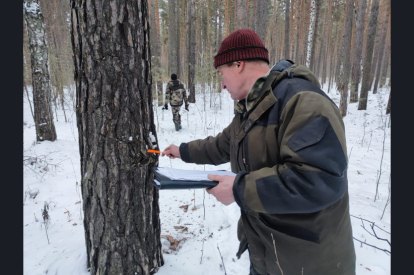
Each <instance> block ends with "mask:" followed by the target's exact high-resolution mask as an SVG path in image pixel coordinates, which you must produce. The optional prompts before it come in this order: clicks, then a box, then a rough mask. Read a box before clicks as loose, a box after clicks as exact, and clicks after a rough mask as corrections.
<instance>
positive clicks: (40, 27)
mask: <svg viewBox="0 0 414 275" xmlns="http://www.w3.org/2000/svg"><path fill="white" fill-rule="evenodd" d="M23 7H24V19H25V21H26V28H27V34H28V37H29V49H30V60H31V68H32V86H33V105H34V117H35V120H34V122H35V125H36V140H37V141H45V140H49V141H55V140H56V129H55V124H54V122H53V113H52V107H51V90H52V89H51V87H50V75H49V64H48V60H49V57H48V49H47V43H46V38H45V25H44V23H43V15H42V12H41V11H40V5H39V1H38V0H25V1H24V5H23Z"/></svg>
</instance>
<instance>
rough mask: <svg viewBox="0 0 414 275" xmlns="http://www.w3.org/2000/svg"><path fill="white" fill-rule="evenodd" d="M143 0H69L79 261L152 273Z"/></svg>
mask: <svg viewBox="0 0 414 275" xmlns="http://www.w3.org/2000/svg"><path fill="white" fill-rule="evenodd" d="M147 3H148V2H147V1H132V0H126V1H124V0H114V1H111V2H108V1H102V0H95V1H92V2H90V1H88V2H86V3H85V1H82V0H71V2H70V5H71V21H72V29H71V41H72V48H73V54H74V55H73V62H74V67H75V84H76V98H77V108H76V116H77V124H78V131H79V153H80V158H81V174H82V178H81V188H82V199H83V211H84V229H85V241H86V251H87V266H88V267H89V268H90V273H91V274H93V275H94V274H125V275H126V274H153V273H155V272H156V271H157V270H158V268H159V267H160V266H162V265H163V258H162V254H161V243H160V219H159V206H158V191H157V189H156V188H154V187H153V185H152V180H153V177H154V175H153V172H152V170H151V168H152V167H153V166H157V165H158V155H154V154H148V153H147V149H153V148H158V146H157V135H156V130H155V125H154V114H153V109H152V100H151V82H152V79H151V62H150V57H151V51H150V48H149V23H148V19H149V18H148V10H147Z"/></svg>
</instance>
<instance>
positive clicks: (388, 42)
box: [380, 14, 391, 88]
mask: <svg viewBox="0 0 414 275" xmlns="http://www.w3.org/2000/svg"><path fill="white" fill-rule="evenodd" d="M390 53H391V14H390V18H389V19H388V31H387V38H386V46H385V52H384V60H383V63H384V65H383V66H382V71H381V79H380V88H382V87H383V86H384V85H385V80H386V78H387V73H388V64H389V60H390Z"/></svg>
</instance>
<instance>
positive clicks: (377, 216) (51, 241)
mask: <svg viewBox="0 0 414 275" xmlns="http://www.w3.org/2000/svg"><path fill="white" fill-rule="evenodd" d="M323 88H324V90H325V91H327V86H325V87H323ZM204 90H205V94H203V92H202V91H203V89H201V87H198V88H197V96H196V103H195V104H190V111H189V112H187V111H185V110H184V108H182V109H181V120H182V127H183V129H182V130H180V131H179V132H176V131H175V129H174V124H173V122H172V113H171V110H166V111H162V110H161V107H154V108H155V109H154V115H155V119H154V121H155V124H156V126H157V134H158V139H159V145H160V148H161V150H163V149H164V148H165V147H167V146H168V145H169V144H171V143H174V144H176V145H179V144H180V143H181V142H187V141H190V140H194V139H199V138H204V137H206V136H208V135H216V134H218V133H219V132H220V131H221V130H222V129H223V128H224V127H226V126H227V125H228V124H229V123H230V121H231V119H232V116H233V100H231V98H230V97H229V95H228V93H227V92H226V91H223V93H221V95H218V94H214V96H213V97H212V98H210V96H209V89H208V88H206V89H204ZM388 94H389V88H388V87H387V88H383V89H380V90H379V93H378V94H375V95H373V94H372V93H370V94H369V98H368V110H366V111H358V110H357V104H355V103H354V104H350V105H349V106H348V115H347V116H346V117H345V118H344V122H345V127H346V138H347V149H348V156H349V169H348V182H349V194H350V212H351V215H353V216H355V217H351V220H352V225H353V235H354V237H355V238H357V239H359V240H361V241H362V242H366V243H368V244H370V245H373V246H376V247H378V248H382V249H386V250H391V249H390V246H389V245H388V243H387V242H385V241H381V240H379V239H377V238H376V237H375V236H373V235H372V234H374V232H373V231H372V229H371V227H370V225H371V224H370V223H369V222H367V221H363V220H361V219H365V220H368V221H372V222H375V225H376V226H374V229H375V233H376V234H377V236H378V237H379V238H385V239H388V240H391V237H390V234H388V233H387V232H390V228H391V226H390V221H391V217H390V210H391V205H390V204H389V205H388V206H387V208H386V209H385V211H384V208H385V206H386V203H387V198H388V194H389V184H390V173H391V149H390V133H391V132H390V130H391V128H388V127H384V126H385V125H386V126H388V123H389V116H388V115H385V108H386V104H387V100H388ZM329 96H331V98H332V99H333V100H334V101H335V102H336V104H337V105H339V98H340V97H339V94H338V93H337V91H336V90H333V89H332V88H331V93H330V94H329ZM23 104H24V126H23V128H24V159H25V165H24V186H23V190H24V194H23V200H24V220H23V221H24V223H23V227H24V247H23V249H24V274H27V275H37V274H77V275H83V274H89V272H88V271H87V268H86V247H85V236H84V230H83V222H82V218H83V212H82V203H81V198H82V195H81V193H80V186H79V184H80V159H79V150H78V131H77V126H76V114H75V112H74V111H73V110H72V108H71V106H69V105H71V104H72V103H70V104H68V106H67V108H68V109H66V115H67V117H68V120H69V121H68V122H65V118H64V114H63V111H62V110H57V111H56V113H57V119H58V121H57V119H56V113H54V115H55V126H56V132H57V136H58V139H57V141H55V142H49V141H44V142H42V143H39V144H36V142H35V138H36V136H35V126H34V123H33V118H32V116H31V113H30V107H29V103H28V101H27V99H26V98H24V102H23ZM210 106H212V107H210ZM384 135H385V139H384ZM381 162H382V165H381ZM380 165H381V167H380ZM159 166H165V167H173V168H179V169H195V170H216V169H220V170H230V164H223V165H220V166H219V167H215V166H210V165H195V164H186V163H184V162H182V161H181V160H179V159H177V160H170V159H168V158H166V157H160V161H159ZM380 170H381V177H380V183H379V186H378V198H377V199H376V200H374V197H375V194H376V188H377V179H378V175H379V171H380ZM78 183H79V184H78ZM36 193H37V194H36ZM159 204H160V209H161V213H160V219H161V227H162V229H161V233H162V234H163V235H170V236H172V237H173V238H174V240H175V241H181V242H180V244H179V245H178V247H177V248H176V250H172V249H170V242H169V241H168V240H167V239H166V238H162V239H161V242H162V246H163V247H162V249H163V251H164V253H163V257H164V262H165V263H164V266H163V267H161V268H160V270H159V272H158V273H157V274H160V275H167V274H168V275H173V274H224V272H225V271H226V273H227V274H229V275H230V274H234V275H235V274H247V273H248V269H249V260H248V256H247V253H244V254H243V255H242V257H241V258H240V260H237V258H236V255H235V254H236V251H237V249H238V245H239V243H238V240H237V237H236V236H237V235H236V228H237V221H238V218H239V216H240V210H239V208H238V206H237V204H236V203H233V204H231V205H230V206H224V205H222V204H221V203H219V202H217V201H216V200H215V198H214V197H213V196H210V195H208V194H207V193H206V192H205V191H204V190H172V191H164V190H163V191H160V200H159ZM45 206H47V207H48V214H49V216H50V223H49V225H48V227H47V235H46V231H45V227H44V225H43V219H42V211H43V209H44V208H45ZM181 206H184V207H181ZM185 206H187V209H186V208H185ZM383 212H384V215H383ZM382 215H383V218H382V219H381V216H382ZM359 218H361V219H359ZM362 222H364V224H363V223H362ZM362 225H364V226H365V229H366V230H365V229H364V228H363V227H362ZM174 226H176V227H177V226H181V227H182V228H180V229H175V228H174ZM383 230H385V231H387V232H385V231H383ZM370 233H371V234H370ZM354 243H355V250H356V254H357V269H356V270H357V274H372V275H373V274H376V275H384V274H390V273H391V268H390V266H391V264H390V256H389V255H387V254H386V253H384V252H383V251H380V250H378V249H375V248H373V247H370V246H368V245H365V244H363V245H361V243H360V242H358V241H356V240H355V241H354ZM218 249H219V250H220V253H221V256H222V257H223V260H222V259H221V257H220V253H219V250H218ZM338 249H340V248H338ZM223 263H224V265H223ZM224 269H225V270H224Z"/></svg>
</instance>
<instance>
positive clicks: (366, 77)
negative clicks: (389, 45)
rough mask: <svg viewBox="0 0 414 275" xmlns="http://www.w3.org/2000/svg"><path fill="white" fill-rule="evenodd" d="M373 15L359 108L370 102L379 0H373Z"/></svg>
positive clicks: (369, 28) (364, 108)
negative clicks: (370, 83) (370, 78)
mask: <svg viewBox="0 0 414 275" xmlns="http://www.w3.org/2000/svg"><path fill="white" fill-rule="evenodd" d="M372 1H373V2H372V9H371V16H370V17H369V27H368V38H367V49H366V51H365V59H364V71H363V75H362V86H361V93H360V97H359V104H358V110H366V109H367V102H368V91H369V90H370V89H371V87H369V77H370V75H371V63H372V52H373V50H374V39H375V33H376V31H377V18H378V6H379V0H372Z"/></svg>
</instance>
